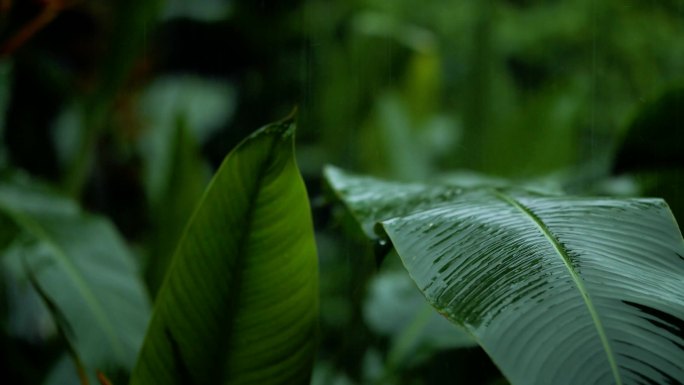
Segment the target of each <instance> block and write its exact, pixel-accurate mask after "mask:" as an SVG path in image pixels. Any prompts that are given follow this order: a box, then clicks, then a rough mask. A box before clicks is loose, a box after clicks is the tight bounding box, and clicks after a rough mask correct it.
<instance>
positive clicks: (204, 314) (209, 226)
mask: <svg viewBox="0 0 684 385" xmlns="http://www.w3.org/2000/svg"><path fill="white" fill-rule="evenodd" d="M293 138H294V123H293V121H292V120H291V119H289V120H286V121H284V122H281V123H276V124H271V125H268V126H266V127H264V128H262V129H260V130H258V131H257V132H255V133H254V134H252V135H251V136H250V137H248V138H247V139H245V140H244V141H243V142H242V143H241V144H239V145H238V146H237V148H236V149H234V150H233V151H232V152H231V153H230V154H228V156H227V157H226V158H225V160H224V162H223V164H222V165H221V167H220V168H219V170H218V171H217V173H216V175H215V176H214V178H213V179H212V181H211V182H210V184H209V187H208V188H207V190H206V191H205V193H204V196H203V197H202V199H201V201H200V203H199V206H198V208H197V210H196V211H195V213H194V215H193V217H192V219H191V220H190V222H189V224H188V227H187V228H186V230H185V233H184V235H183V238H182V239H181V241H180V244H179V246H178V248H177V250H176V253H175V255H174V257H173V259H172V261H171V265H170V267H169V271H168V273H167V276H166V278H165V280H164V282H163V284H162V286H161V288H160V290H159V292H158V294H157V300H156V303H155V305H154V310H153V316H152V321H151V324H150V327H149V329H148V332H147V336H146V337H145V342H144V344H143V349H142V351H141V354H140V357H139V359H138V363H137V365H136V368H135V370H134V372H133V376H132V379H131V384H134V385H135V384H145V385H148V384H165V385H169V384H228V383H230V384H303V383H308V381H309V378H310V376H311V368H312V364H313V358H314V351H315V350H314V344H315V338H314V337H315V331H316V329H317V317H318V278H317V277H318V270H317V269H318V266H317V257H316V248H315V243H314V237H313V225H312V220H311V214H310V209H309V202H308V198H307V193H306V189H305V186H304V183H303V181H302V179H301V176H300V174H299V171H298V169H297V166H296V163H295V158H294V150H293V140H294V139H293Z"/></svg>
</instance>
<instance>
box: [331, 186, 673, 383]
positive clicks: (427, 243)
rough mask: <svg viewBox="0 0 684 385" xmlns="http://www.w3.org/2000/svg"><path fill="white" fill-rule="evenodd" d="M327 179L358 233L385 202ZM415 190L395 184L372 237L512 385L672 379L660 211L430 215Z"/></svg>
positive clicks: (532, 201)
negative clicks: (386, 244) (379, 236)
mask: <svg viewBox="0 0 684 385" xmlns="http://www.w3.org/2000/svg"><path fill="white" fill-rule="evenodd" d="M328 176H329V178H328V180H329V182H330V183H331V184H332V186H333V188H335V189H336V190H337V193H338V195H339V196H340V198H341V199H342V200H343V201H344V202H345V203H346V204H347V205H348V206H349V207H350V208H351V209H352V211H353V212H355V213H356V215H357V217H360V218H362V219H361V220H362V221H364V220H368V218H369V217H370V216H369V215H368V214H362V213H368V212H370V209H371V207H369V206H366V205H367V204H371V205H372V204H373V203H374V202H382V201H383V196H384V195H386V194H387V184H388V182H384V181H377V182H374V181H373V180H372V179H370V178H367V177H366V178H358V177H354V176H350V175H346V176H345V175H344V174H341V173H336V174H333V175H332V177H331V175H330V174H329V175H328ZM350 185H352V186H355V187H354V189H353V193H354V195H349V192H350V191H352V190H350V189H349V188H348V186H350ZM404 190H405V194H404V195H403V197H402V191H404ZM416 191H417V190H416V187H415V185H406V187H405V189H402V188H401V186H400V185H399V184H394V192H393V194H392V195H391V196H390V197H389V198H390V200H388V201H387V202H385V206H383V209H384V211H383V212H385V213H389V214H390V215H391V216H388V217H384V218H382V217H380V219H379V221H380V223H381V225H380V226H382V230H383V231H385V232H386V234H387V236H388V237H389V239H390V240H391V241H392V243H393V244H394V247H395V248H396V250H397V252H398V254H399V255H400V257H401V259H402V262H403V263H404V266H405V267H406V269H407V270H408V271H409V274H410V275H411V277H412V278H413V280H414V281H415V282H416V284H417V285H418V287H419V288H420V290H421V291H422V292H423V294H424V295H425V296H426V298H427V299H428V301H429V302H430V303H431V304H432V305H433V306H434V307H435V308H436V309H437V310H439V311H440V312H441V313H443V314H445V315H446V316H448V317H449V318H450V319H452V320H453V321H454V322H457V323H458V324H460V325H463V327H465V328H467V329H468V331H469V332H470V333H471V334H472V335H473V336H474V337H475V338H476V339H477V340H478V342H479V343H480V345H482V346H483V348H484V349H485V351H487V353H488V354H489V355H490V356H491V357H492V359H493V361H494V362H495V363H496V364H497V365H498V366H499V368H500V369H501V370H502V372H503V373H504V374H505V375H506V376H507V377H508V379H509V380H510V381H511V383H513V384H549V383H553V384H577V383H581V384H605V383H615V384H638V383H643V382H649V383H677V382H681V381H682V379H684V364H682V363H684V348H682V346H684V335H683V334H682V329H683V326H684V279H683V277H684V240H683V239H682V235H681V232H680V231H679V229H678V227H677V224H676V222H675V221H674V218H673V216H672V213H671V212H670V211H669V209H668V207H667V205H666V204H665V203H664V202H663V201H662V200H660V199H611V198H573V197H544V196H539V195H531V194H528V193H524V192H515V191H503V190H497V189H473V190H467V191H465V192H463V193H461V194H455V195H454V196H453V197H452V198H450V199H449V200H447V201H439V202H437V203H435V204H432V206H430V205H428V203H427V202H431V201H433V198H432V197H431V196H429V195H426V197H425V199H423V200H417V195H416V194H417V193H416ZM428 191H429V190H428ZM416 201H417V202H418V203H415V202H416ZM389 202H391V205H396V206H400V207H401V208H400V209H397V208H394V209H392V207H391V206H390V203H389ZM364 206H365V207H364Z"/></svg>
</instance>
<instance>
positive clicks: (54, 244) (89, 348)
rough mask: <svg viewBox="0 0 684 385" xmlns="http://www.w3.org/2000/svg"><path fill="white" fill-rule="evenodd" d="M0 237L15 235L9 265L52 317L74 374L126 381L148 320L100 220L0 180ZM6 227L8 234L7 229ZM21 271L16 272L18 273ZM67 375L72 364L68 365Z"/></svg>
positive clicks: (124, 258) (116, 243)
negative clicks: (102, 375) (100, 374)
mask: <svg viewBox="0 0 684 385" xmlns="http://www.w3.org/2000/svg"><path fill="white" fill-rule="evenodd" d="M0 216H2V217H3V218H5V220H4V221H5V224H4V226H2V232H3V233H4V234H6V233H7V232H8V231H10V232H11V233H12V234H14V237H13V240H12V242H11V244H9V245H8V246H9V248H8V250H6V251H5V258H7V262H8V263H11V261H10V260H9V259H13V260H14V261H16V263H15V265H17V266H22V267H23V270H25V272H26V276H25V277H23V278H24V279H27V280H28V281H30V282H31V283H32V284H33V286H34V287H35V288H36V290H37V292H38V293H39V294H40V296H41V298H42V299H43V301H44V302H45V304H46V305H47V307H48V309H49V310H50V313H51V314H52V315H53V318H54V319H55V321H56V323H57V325H58V326H59V328H60V331H61V333H62V335H63V336H64V338H65V339H66V342H67V344H68V347H69V351H70V352H71V356H72V358H74V359H75V361H76V362H78V365H80V368H79V370H80V371H81V374H82V375H83V376H84V377H89V378H90V380H91V383H93V381H94V380H95V373H96V370H101V371H103V372H104V373H105V374H107V375H108V376H109V377H111V378H116V379H124V380H125V379H126V378H128V374H129V373H130V371H131V370H132V369H133V365H134V363H135V357H136V356H137V354H138V351H139V349H140V346H141V344H142V340H143V337H144V334H145V329H146V327H147V323H148V321H149V316H150V303H149V299H148V296H147V293H146V292H145V289H144V286H143V283H142V280H141V279H140V274H139V271H138V269H137V266H136V265H135V262H134V259H133V256H132V255H131V252H130V251H129V250H128V248H127V246H126V244H125V242H124V241H123V240H122V239H121V237H120V236H119V234H118V232H117V231H116V229H115V228H114V227H113V226H112V225H111V224H110V223H109V222H108V221H107V220H106V219H104V218H101V217H97V216H94V215H90V214H86V213H84V212H82V211H81V210H80V208H79V207H78V206H77V205H76V204H75V203H74V202H73V201H71V200H69V199H67V198H63V197H61V196H59V195H57V194H55V193H54V192H52V191H50V190H49V189H47V188H45V187H43V186H42V185H39V184H37V183H35V182H32V181H30V180H28V179H26V178H22V177H16V178H9V179H6V180H3V181H2V182H0ZM10 225H11V227H13V229H12V228H9V226H10ZM20 270H22V269H20ZM69 367H70V370H72V371H75V366H74V365H73V364H70V366H69Z"/></svg>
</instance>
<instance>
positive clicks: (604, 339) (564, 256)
mask: <svg viewBox="0 0 684 385" xmlns="http://www.w3.org/2000/svg"><path fill="white" fill-rule="evenodd" d="M494 195H495V196H496V197H497V198H499V199H500V200H502V201H504V202H506V203H508V204H510V205H511V206H513V207H514V208H515V209H517V210H518V211H520V212H521V213H522V214H524V215H525V216H526V217H527V218H528V219H529V220H530V221H532V222H533V223H534V225H535V226H536V227H537V229H538V230H539V231H540V232H541V233H542V235H544V237H545V238H546V240H547V241H549V243H551V245H552V246H553V248H554V250H555V251H556V253H557V254H558V255H559V256H560V257H561V260H562V261H563V264H564V265H565V267H566V268H567V270H568V272H569V273H570V276H571V277H572V280H573V282H574V283H575V285H576V286H577V289H578V290H579V292H580V295H581V296H582V299H583V300H584V303H585V305H586V307H587V309H588V310H589V314H590V315H591V318H592V320H593V321H594V326H595V327H596V331H597V333H598V335H599V338H600V339H601V344H602V346H603V349H604V351H605V353H606V356H607V358H608V363H609V364H610V369H611V371H612V373H613V377H614V379H615V383H616V385H622V379H621V377H620V372H619V370H618V366H617V362H616V360H615V356H614V353H613V349H612V348H611V346H610V342H609V341H608V336H607V335H606V331H605V329H604V327H603V323H602V322H601V318H600V317H599V315H598V312H597V311H596V307H595V306H594V303H593V301H592V300H591V297H589V292H588V291H587V289H586V287H585V286H584V282H583V281H582V278H581V277H580V276H579V274H578V272H577V271H575V269H574V268H573V266H572V263H571V261H570V256H569V255H568V253H567V252H566V251H565V249H564V248H563V245H561V243H560V242H559V241H558V239H556V237H555V236H554V235H553V233H552V232H551V230H550V229H549V228H548V226H546V224H545V223H544V222H543V221H542V220H541V219H540V218H539V217H538V216H537V215H536V214H534V213H533V212H532V211H531V210H530V209H529V208H527V207H526V206H525V205H523V204H522V203H520V202H518V201H517V200H516V199H515V198H513V197H511V196H509V195H506V194H504V193H503V192H501V191H498V190H494Z"/></svg>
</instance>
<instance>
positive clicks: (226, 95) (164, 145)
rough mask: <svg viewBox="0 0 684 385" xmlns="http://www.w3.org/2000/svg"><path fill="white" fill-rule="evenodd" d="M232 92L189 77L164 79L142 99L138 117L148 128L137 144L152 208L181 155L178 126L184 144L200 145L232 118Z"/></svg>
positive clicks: (162, 193) (210, 82)
mask: <svg viewBox="0 0 684 385" xmlns="http://www.w3.org/2000/svg"><path fill="white" fill-rule="evenodd" d="M234 109H235V90H234V89H233V88H232V87H231V86H230V85H229V84H227V83H223V82H219V81H210V80H206V79H204V80H203V79H201V78H197V77H192V76H183V77H165V78H161V79H158V80H157V81H155V82H154V83H152V84H151V85H150V86H149V87H148V88H147V89H146V91H145V93H144V94H143V95H142V97H141V101H140V105H139V113H140V115H141V118H142V120H143V122H144V124H145V126H146V128H147V130H146V133H145V135H144V136H143V137H142V138H141V141H140V150H141V151H140V152H141V154H142V156H143V158H144V161H145V166H144V173H145V178H144V180H145V183H146V186H145V187H146V189H147V194H148V197H149V200H150V202H151V203H152V204H153V205H156V204H159V202H160V201H161V200H163V199H164V198H163V197H164V194H165V192H166V190H165V187H167V185H168V181H169V180H170V179H171V178H173V173H174V172H175V171H177V170H175V169H174V166H175V165H177V164H176V163H175V162H176V161H177V160H176V159H175V158H174V157H175V156H178V151H181V149H180V148H181V147H179V146H188V147H190V146H191V145H190V144H189V143H178V140H179V138H178V135H179V134H178V125H179V124H178V122H179V119H182V120H183V122H184V123H183V124H182V125H184V126H185V127H184V128H183V130H186V131H187V132H185V133H183V136H184V137H185V139H184V140H190V142H194V143H198V144H202V143H203V142H204V141H205V140H206V139H207V138H208V137H209V136H210V135H212V134H213V133H214V132H215V131H216V130H217V129H219V128H221V127H222V125H223V124H225V123H226V122H227V121H228V120H229V119H230V118H231V116H232V114H233V111H234ZM184 151H188V150H184Z"/></svg>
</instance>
